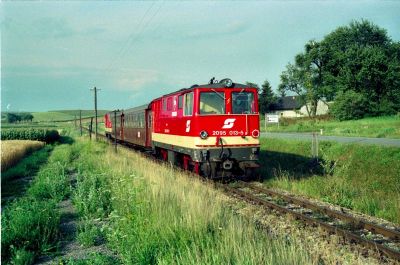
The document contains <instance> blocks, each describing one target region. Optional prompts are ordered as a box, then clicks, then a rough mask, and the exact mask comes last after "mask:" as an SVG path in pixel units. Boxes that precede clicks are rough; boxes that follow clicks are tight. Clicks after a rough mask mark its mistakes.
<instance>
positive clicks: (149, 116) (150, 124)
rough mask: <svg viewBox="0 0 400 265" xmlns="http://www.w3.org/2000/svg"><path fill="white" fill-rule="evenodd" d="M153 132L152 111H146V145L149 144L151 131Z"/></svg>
mask: <svg viewBox="0 0 400 265" xmlns="http://www.w3.org/2000/svg"><path fill="white" fill-rule="evenodd" d="M152 132H153V111H151V110H148V111H147V128H146V146H151V133H152Z"/></svg>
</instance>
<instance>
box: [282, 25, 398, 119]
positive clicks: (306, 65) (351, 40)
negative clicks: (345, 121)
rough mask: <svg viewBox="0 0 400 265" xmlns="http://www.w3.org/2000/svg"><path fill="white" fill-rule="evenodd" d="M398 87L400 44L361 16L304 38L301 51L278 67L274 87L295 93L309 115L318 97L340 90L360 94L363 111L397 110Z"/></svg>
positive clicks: (372, 113)
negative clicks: (280, 69) (320, 37)
mask: <svg viewBox="0 0 400 265" xmlns="http://www.w3.org/2000/svg"><path fill="white" fill-rule="evenodd" d="M399 87H400V44H399V43H396V42H393V41H392V40H391V39H390V38H389V37H388V36H387V33H386V31H385V30H384V29H381V28H379V27H378V26H376V25H374V24H372V23H371V22H369V21H366V20H361V21H360V22H358V21H354V22H352V23H350V24H349V26H344V27H339V28H337V29H336V30H334V31H333V32H331V33H330V34H328V35H327V36H325V37H324V39H323V40H322V41H320V42H316V41H309V42H308V43H306V44H305V46H304V52H303V53H300V54H298V55H296V56H295V60H294V63H289V64H288V65H287V66H286V70H285V71H283V72H282V74H281V83H280V84H279V88H278V90H279V92H280V93H281V94H284V93H286V92H288V91H290V92H293V93H295V94H296V95H298V96H299V98H300V100H301V101H303V102H302V103H306V107H307V112H308V115H309V116H310V117H313V116H315V114H316V110H317V104H318V101H319V100H326V101H331V100H336V98H337V97H339V96H340V97H343V96H344V95H352V96H354V97H355V95H357V97H358V96H359V97H361V98H363V99H366V100H367V101H368V108H364V111H365V115H366V116H376V115H381V114H394V113H396V112H398V111H400V89H399ZM347 91H354V92H356V94H354V93H353V94H352V93H346V92H347ZM340 101H342V102H343V98H340ZM360 102H366V101H364V100H361V101H360ZM339 106H341V107H342V108H347V107H346V106H345V105H343V104H339V103H338V104H337V105H336V108H337V107H339ZM354 107H355V108H357V109H359V106H357V107H356V106H354ZM343 111H344V110H343ZM334 113H338V112H334ZM349 113H354V112H351V111H350V112H349ZM346 117H347V118H349V116H346Z"/></svg>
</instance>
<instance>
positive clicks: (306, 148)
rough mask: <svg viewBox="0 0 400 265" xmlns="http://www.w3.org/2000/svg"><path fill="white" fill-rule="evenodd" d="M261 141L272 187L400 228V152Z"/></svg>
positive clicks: (348, 146) (337, 145)
mask: <svg viewBox="0 0 400 265" xmlns="http://www.w3.org/2000/svg"><path fill="white" fill-rule="evenodd" d="M319 146H320V150H319V154H320V156H321V157H320V160H319V164H318V163H316V162H315V160H313V159H312V158H311V151H310V150H311V143H309V142H304V141H294V140H283V139H262V140H261V164H262V172H263V175H264V176H265V177H266V178H267V179H266V180H265V183H266V185H268V186H271V187H278V188H282V189H286V190H289V191H292V192H295V193H300V194H304V195H308V196H311V197H315V198H318V199H322V200H324V201H327V202H330V203H333V204H337V205H340V206H343V207H347V208H350V209H354V210H357V211H360V212H362V213H365V214H368V215H373V216H377V217H381V218H384V219H387V220H389V221H392V222H396V223H398V224H400V163H399V161H400V149H399V148H395V147H380V146H361V145H343V144H339V143H332V142H320V145H319Z"/></svg>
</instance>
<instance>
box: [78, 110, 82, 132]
mask: <svg viewBox="0 0 400 265" xmlns="http://www.w3.org/2000/svg"><path fill="white" fill-rule="evenodd" d="M79 128H80V129H81V136H82V110H79Z"/></svg>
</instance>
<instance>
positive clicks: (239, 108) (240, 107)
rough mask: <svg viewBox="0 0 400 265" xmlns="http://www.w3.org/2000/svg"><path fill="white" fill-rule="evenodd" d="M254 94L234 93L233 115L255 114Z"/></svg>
mask: <svg viewBox="0 0 400 265" xmlns="http://www.w3.org/2000/svg"><path fill="white" fill-rule="evenodd" d="M255 112H256V110H255V106H254V93H252V92H233V93H232V114H252V113H255Z"/></svg>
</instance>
